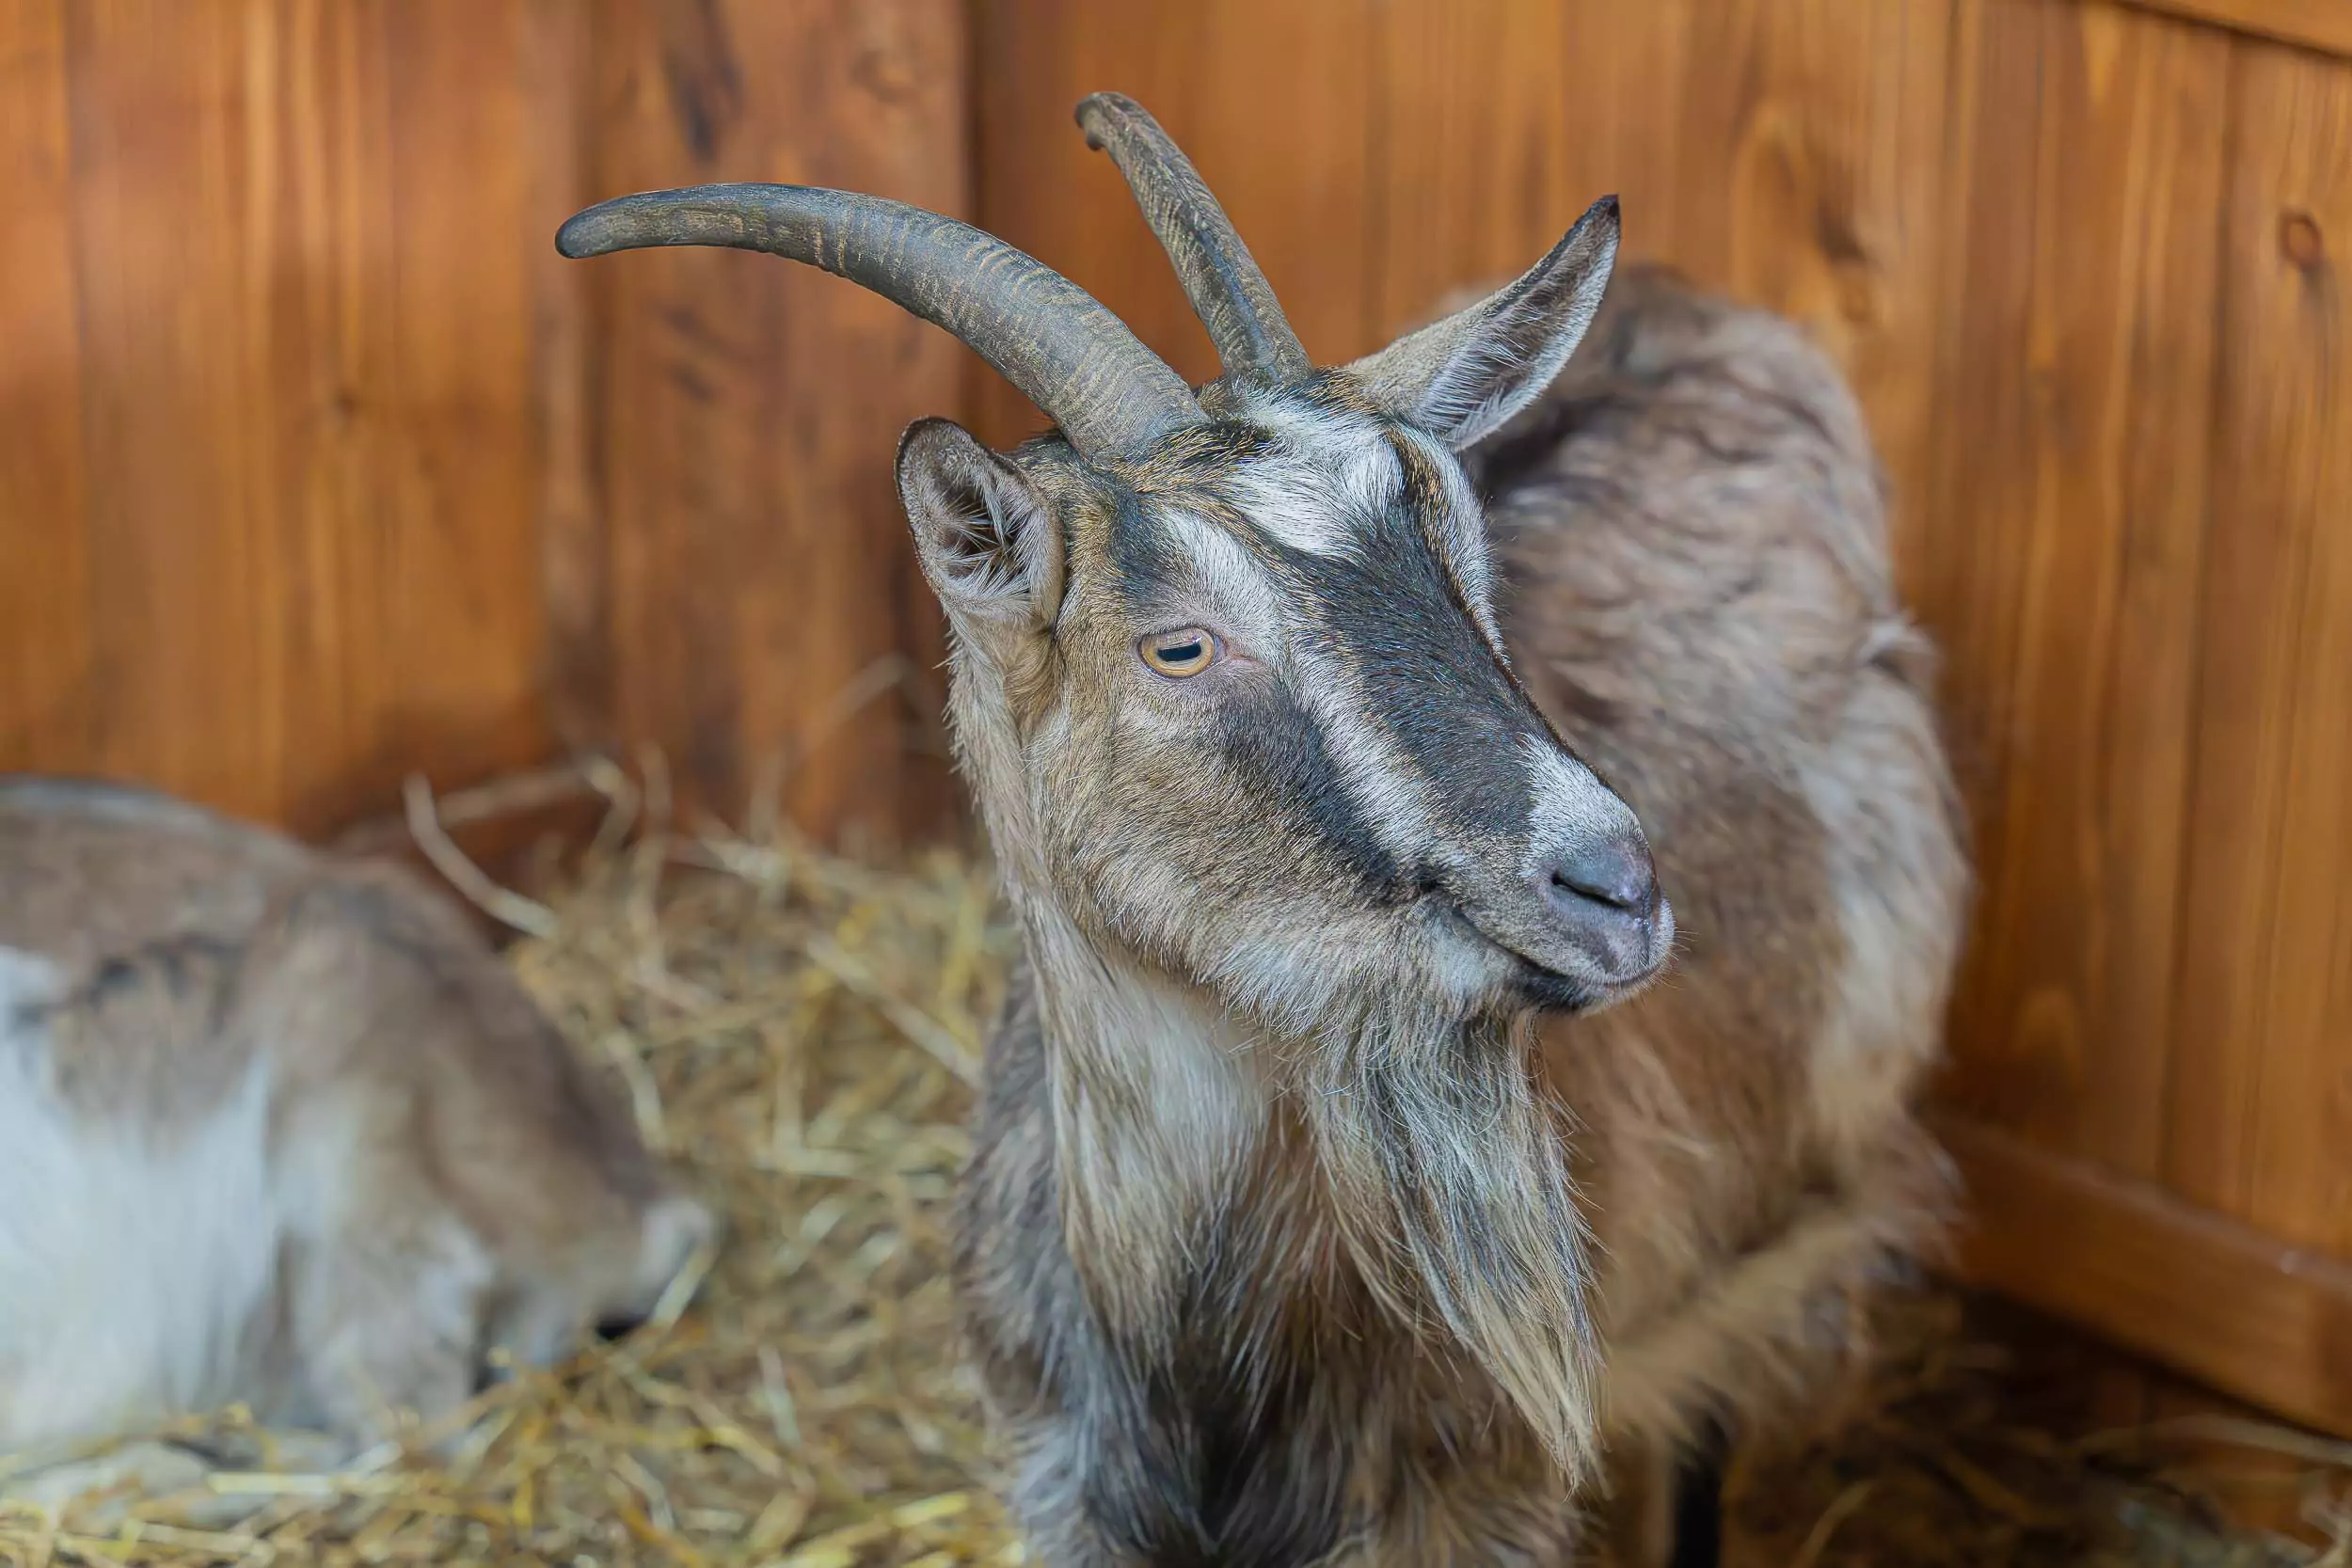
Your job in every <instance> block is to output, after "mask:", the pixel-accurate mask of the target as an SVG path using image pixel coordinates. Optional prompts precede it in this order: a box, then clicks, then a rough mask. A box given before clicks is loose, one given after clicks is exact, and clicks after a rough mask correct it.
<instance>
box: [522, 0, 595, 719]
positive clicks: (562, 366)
mask: <svg viewBox="0 0 2352 1568" xmlns="http://www.w3.org/2000/svg"><path fill="white" fill-rule="evenodd" d="M594 20H595V19H594V15H593V13H592V12H591V10H590V9H589V8H587V7H584V6H581V5H580V4H579V3H578V0H525V3H524V15H523V22H522V26H523V40H522V57H521V60H520V62H519V71H520V83H521V91H522V94H523V97H524V99H525V101H526V102H525V105H524V108H523V122H524V123H523V129H524V134H525V135H526V136H527V138H528V151H527V153H526V155H525V156H526V163H527V166H528V167H529V170H530V176H531V186H530V190H529V193H528V196H527V199H526V203H525V216H524V218H523V220H522V223H521V225H520V232H519V234H518V235H517V236H516V238H517V240H518V243H520V244H521V245H523V246H524V247H525V249H526V253H527V255H528V256H529V259H530V264H531V266H532V290H531V301H532V381H533V385H534V388H535V396H534V398H533V402H532V455H533V467H534V470H535V472H536V475H537V480H538V498H537V510H538V536H539V577H540V584H541V602H542V610H543V613H544V615H545V618H546V639H547V641H546V650H545V654H544V666H543V668H544V671H545V676H546V691H545V696H546V701H547V709H548V726H549V728H550V729H551V731H552V732H553V736H554V739H555V741H556V743H557V744H558V745H559V746H560V747H562V748H563V749H564V750H566V751H572V752H580V751H586V750H590V749H607V748H610V747H611V746H612V742H613V740H614V738H615V736H614V731H613V727H612V726H613V693H612V657H613V649H612V584H611V581H610V578H609V573H610V570H611V566H612V561H611V551H610V545H609V541H608V539H607V537H606V534H605V529H604V507H603V501H602V497H601V496H600V495H599V493H598V491H597V487H596V485H597V473H596V460H595V456H594V454H593V452H592V451H591V450H590V446H591V441H592V439H593V436H594V418H593V415H594V410H593V409H592V407H591V400H590V389H591V387H592V384H593V375H594V372H593V361H594V354H595V342H594V340H593V334H592V332H591V323H590V319H589V308H590V288H589V285H590V280H591V274H590V272H589V270H588V269H587V268H584V267H580V266H575V265H573V264H572V263H570V262H568V261H564V258H562V257H561V256H558V255H557V254H555V246H554V245H553V243H552V242H551V241H550V240H548V236H549V235H551V234H552V233H553V232H554V231H555V230H556V229H557V228H558V227H560V226H561V225H562V224H563V221H564V219H565V218H566V217H568V216H570V215H571V214H573V213H576V212H578V211H579V210H580V208H582V207H584V206H586V205H587V204H588V203H590V202H591V201H594V200H596V197H597V194H598V193H597V192H596V189H595V187H594V177H595V159H596V105H595V94H594V71H595V64H596V56H595V53H594V50H595V34H594Z"/></svg>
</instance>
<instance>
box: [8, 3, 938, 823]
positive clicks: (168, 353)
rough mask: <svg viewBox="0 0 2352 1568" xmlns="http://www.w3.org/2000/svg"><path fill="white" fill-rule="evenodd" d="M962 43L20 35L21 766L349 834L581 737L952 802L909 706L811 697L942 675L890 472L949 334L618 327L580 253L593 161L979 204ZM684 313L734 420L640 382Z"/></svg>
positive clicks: (14, 436) (868, 327) (213, 24)
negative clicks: (885, 674) (904, 675)
mask: <svg viewBox="0 0 2352 1568" xmlns="http://www.w3.org/2000/svg"><path fill="white" fill-rule="evenodd" d="M959 17H960V13H959V12H958V11H957V9H956V8H955V7H954V6H952V5H951V4H948V3H946V0H883V3H880V4H874V5H862V6H861V5H849V4H831V5H828V4H815V3H809V4H795V5H787V6H750V5H746V6H742V7H739V8H736V10H735V11H733V12H729V11H727V10H725V9H724V8H711V7H708V6H705V5H702V4H699V3H697V0H646V3H645V4H644V5H643V6H640V7H631V6H622V5H611V6H606V7H604V8H602V9H601V10H600V11H592V10H591V9H590V8H583V7H580V6H578V5H574V4H568V3H565V0H492V3H478V0H416V3H413V4H410V3H394V0H353V3H351V4H347V5H344V4H337V5H326V4H322V3H320V0H223V3H222V4H218V5H206V6H181V5H174V4H167V3H159V0H148V3H137V0H97V3H93V4H81V3H79V0H54V3H53V0H26V3H24V4H22V5H11V6H8V7H7V8H0V210H5V211H6V212H7V213H8V216H9V224H8V235H9V242H8V245H4V246H0V562H5V570H0V768H46V769H53V770H77V771H78V770H89V771H98V772H103V773H108V774H113V775H116V776H120V777H125V778H131V779H136V780H142V781H146V782H149V783H152V784H159V785H162V786H163V787H166V788H168V789H172V790H176V791H180V792H182V793H185V794H188V795H192V796H195V797H197V798H198V799H200V800H206V801H209V802H211V803H213V804H215V805H218V806H221V807H225V808H227V809H229V810H231V811H236V812H240V813H246V814H249V815H253V816H261V817H264V818H269V819H272V820H277V821H280V822H286V823H290V824H291V825H293V826H294V827H296V828H297V829H301V830H303V831H306V832H318V831H323V830H325V829H326V828H328V827H330V826H332V825H335V824H338V823H342V822H344V821H348V820H350V819H352V818H353V817H355V816H361V815H364V814H368V813H372V812H374V811H379V810H382V809H384V808H386V807H388V806H389V805H391V804H392V803H393V802H394V800H395V798H396V791H397V785H398V782H399V779H400V777H401V776H402V775H403V774H404V773H405V772H406V771H408V770H409V769H411V768H418V769H421V770H423V771H425V772H427V773H428V774H430V775H431V776H432V777H434V779H435V780H436V781H437V782H438V783H440V784H445V785H448V784H463V783H466V782H469V781H470V780H473V779H477V778H480V777H482V776H485V775H486V774H490V773H494V772H498V771H501V770H503V769H506V768H513V767H516V766H518V765H521V764H524V763H528V762H531V761H533V760H535V759H538V758H541V757H543V756H545V755H547V754H548V752H551V751H553V750H556V749H558V748H559V747H561V748H578V747H586V746H604V747H616V748H620V749H623V750H629V749H634V748H635V747H637V746H639V745H654V746H658V747H660V749H662V750H663V751H664V752H667V753H668V754H669V755H670V756H671V757H672V759H673V763H674V767H675V770H676V771H679V772H681V773H682V774H683V775H684V776H683V778H682V779H681V792H682V794H683V795H684V797H685V798H686V800H688V801H689V803H690V804H695V805H699V804H704V803H708V804H712V805H716V806H719V807H721V808H722V809H723V810H724V811H725V812H726V813H727V814H728V815H731V816H739V815H740V814H741V812H742V809H743V801H744V799H745V797H746V795H747V794H748V793H749V792H750V791H751V790H752V788H753V787H754V784H755V782H756V781H757V779H758V778H759V777H760V776H762V772H763V769H765V770H766V772H767V773H769V774H772V773H773V772H774V771H775V770H774V769H773V768H768V766H767V764H768V761H769V759H771V758H773V757H775V756H776V755H778V754H779V753H780V752H785V751H790V752H796V753H797V752H809V751H812V750H814V752H816V754H812V755H804V756H801V757H800V758H799V761H800V767H799V770H798V771H797V772H796V774H795V776H794V781H793V785H792V789H791V791H790V804H791V805H792V806H793V807H794V808H795V809H796V810H797V811H798V813H799V814H800V816H801V818H802V820H803V823H804V824H805V825H807V826H809V827H812V828H814V829H817V830H818V831H819V832H831V831H833V830H834V829H837V828H840V827H842V826H844V825H845V824H846V823H848V822H849V821H850V820H851V819H852V818H858V819H862V820H864V821H865V822H866V826H868V827H870V828H874V829H877V830H880V829H884V828H887V829H888V830H890V831H892V832H900V831H904V830H909V829H919V828H922V827H925V826H926V825H931V824H937V823H939V822H940V821H942V820H943V818H944V816H945V815H946V794H945V791H944V789H943V788H942V787H941V785H940V772H941V770H940V768H938V767H937V765H936V764H935V763H918V764H916V765H913V766H910V765H908V764H907V763H906V762H905V761H904V759H903V757H902V755H901V749H900V744H899V743H900V740H901V738H902V736H903V735H904V732H906V731H907V730H908V728H909V721H911V720H912V719H913V718H914V715H915V714H916V713H917V712H918V711H919V710H920V709H921V708H922V707H924V706H926V705H927V704H925V703H924V702H922V701H921V700H919V699H918V700H917V701H916V702H914V703H913V704H909V703H907V702H904V701H901V702H898V705H897V706H896V707H895V708H893V707H891V706H890V705H887V704H885V705H884V711H883V712H882V715H881V717H880V719H879V720H878V721H875V722H870V723H867V724H865V725H862V726H846V727H845V726H840V725H837V724H833V723H832V722H831V721H830V720H829V719H826V718H825V712H826V708H827V705H828V704H829V702H830V701H831V699H832V698H833V697H834V693H835V692H836V690H837V689H839V688H840V687H842V686H844V685H846V684H847V683H848V682H849V681H850V679H851V678H852V677H854V676H855V675H856V674H857V673H858V672H859V671H861V670H863V669H865V668H866V666H867V665H868V664H869V663H870V662H871V661H872V660H873V659H874V658H875V657H878V656H880V655H883V654H893V653H897V654H903V655H906V656H909V657H911V658H912V659H913V660H914V663H915V664H916V665H917V667H918V668H922V667H928V665H929V664H930V662H932V661H933V659H934V658H935V652H936V648H937V641H938V639H937V632H936V628H935V626H933V625H932V623H931V621H930V618H929V610H928V605H927V600H926V598H925V597H924V596H922V595H920V594H919V593H918V592H917V591H916V589H915V587H914V573H913V571H912V562H911V560H910V559H909V552H908V551H907V549H906V547H905V546H904V545H903V543H902V541H901V535H902V532H903V530H902V528H901V526H900V525H899V524H898V520H897V517H896V508H895V503H894V501H893V500H892V498H891V497H890V495H889V490H888V477H887V476H888V465H889V457H890V452H891V449H892V444H893V442H894V441H895V439H896V436H897V434H898V429H899V427H900V426H902V425H903V424H904V423H905V422H906V421H907V420H910V419H912V418H914V416H915V415H917V414H919V413H923V412H934V411H940V410H943V409H948V408H952V407H953V406H954V404H955V402H956V396H955V394H956V392H957V390H958V388H959V386H960V379H959V377H960V362H959V358H958V355H959V353H960V351H958V350H956V349H955V348H954V347H953V346H952V345H950V344H948V343H947V342H946V341H945V340H944V339H942V338H941V337H940V336H939V335H938V334H935V333H930V331H929V330H928V329H926V328H922V327H920V326H917V325H914V324H912V323H910V322H908V321H906V320H905V319H904V318H903V317H902V316H901V315H900V314H899V313H898V312H897V311H896V310H895V309H893V308H891V307H889V306H887V305H885V304H883V303H882V302H881V301H879V300H874V299H871V298H870V297H868V296H865V295H862V294H860V293H858V292H857V291H855V290H853V289H850V288H847V287H845V286H841V285H836V284H833V283H831V282H829V281H827V280H824V279H821V278H816V277H803V278H798V279H794V278H789V277H787V274H789V273H791V272H792V271H793V270H794V269H790V268H787V267H783V266H780V265H777V264H774V263H770V264H768V265H767V266H765V267H764V268H763V267H762V266H761V264H760V263H759V262H758V261H757V260H756V259H752V258H730V259H728V260H730V261H737V262H739V263H740V265H739V267H737V268H735V269H732V270H730V269H729V268H728V267H726V266H725V265H724V264H723V263H722V264H719V265H718V266H716V267H715V268H714V269H712V270H711V271H710V272H709V274H708V276H710V277H715V278H717V279H719V280H720V281H719V283H718V285H716V286H715V287H713V288H712V289H710V290H709V291H707V292H704V291H703V290H701V288H700V287H699V285H693V284H687V285H680V284H677V283H676V282H675V279H676V278H678V277H689V276H700V275H683V274H677V273H675V271H674V272H673V273H672V274H670V275H669V276H671V277H673V279H674V283H673V285H672V297H669V298H654V299H651V300H650V301H649V303H650V304H652V305H654V306H656V307H660V308H667V309H670V312H671V313H670V315H669V317H667V318H666V319H664V318H657V319H655V320H653V321H652V322H650V323H648V321H647V320H646V319H645V318H644V316H642V315H638V314H635V313H633V312H632V311H631V310H630V309H627V308H625V307H626V306H627V305H628V303H629V302H627V301H622V300H619V299H617V298H616V297H612V291H615V290H626V289H627V288H628V287H629V286H630V277H634V276H643V274H628V273H626V272H625V271H624V269H625V268H626V267H627V266H628V265H629V263H622V262H614V263H608V264H606V266H604V267H602V268H590V267H585V266H582V265H580V264H578V263H567V262H564V261H562V260H561V259H560V258H558V257H557V256H556V255H555V254H554V251H553V247H552V245H551V244H550V243H549V241H550V236H551V235H552V233H553V230H554V229H555V226H556V225H557V224H558V223H559V222H560V221H561V220H562V219H563V217H564V215H565V214H568V213H570V212H572V211H574V210H575V209H577V208H578V207H579V206H580V205H582V204H584V203H585V202H587V201H589V200H592V199H594V198H596V196H598V195H604V194H611V190H610V189H609V188H606V187H605V186H604V182H606V181H608V180H611V179H615V178H621V177H624V176H629V175H635V176H640V177H642V179H643V182H644V183H659V182H665V181H666V180H668V179H669V178H671V177H672V176H679V177H685V178H691V177H695V176H694V175H693V174H692V173H691V169H692V168H696V167H707V168H710V169H717V168H719V167H720V166H722V165H724V166H725V167H726V169H727V171H728V172H733V173H739V174H741V175H744V176H747V177H760V176H762V175H765V176H769V177H774V178H787V179H789V178H803V179H814V180H820V181H825V180H829V181H834V182H839V183H843V184H849V185H853V186H865V187H868V188H875V189H881V190H884V191H887V192H890V193H891V194H895V195H899V196H903V197H907V198H912V199H914V200H919V201H925V202H928V203H930V204H932V205H936V206H943V207H947V208H949V209H954V208H956V207H957V206H959V205H960V204H961V202H962V200H963V193H964V190H965V185H966V175H965V164H964V157H963V150H964V147H965V143H966V135H965V131H964V127H963V125H962V108H961V104H962V87H961V83H962V81H963V79H964V76H965V70H964V62H963V58H962V36H961V27H960V26H959ZM730 29H732V31H730ZM738 37H740V39H741V40H742V42H743V45H744V47H743V49H742V51H741V53H740V54H737V53H735V52H734V44H733V43H732V42H730V41H729V40H734V39H737V38H738ZM714 40H715V41H714ZM714 50H715V52H714ZM698 72H700V74H698ZM640 84H644V85H645V87H647V88H648V90H647V92H645V93H644V94H639V93H638V86H639V85H640ZM681 112H684V113H687V114H688V115H689V118H690V119H691V117H693V116H698V115H707V117H708V122H707V124H705V123H703V122H702V121H701V120H693V121H692V123H691V124H690V125H689V127H688V131H687V133H686V135H687V139H689V140H696V145H698V146H701V145H702V142H703V141H705V140H707V146H705V147H703V152H702V154H700V155H698V156H701V157H703V158H704V159H705V160H706V161H705V162H703V163H697V161H696V157H691V156H681V155H679V154H678V147H679V146H680V142H679V133H678V131H677V127H678V126H679V124H680V123H681V121H680V120H679V119H678V118H677V117H678V114H679V113H681ZM729 117H733V119H729ZM737 119H739V120H742V121H744V123H746V124H748V125H750V126H751V127H752V128H753V130H752V132H748V133H746V134H745V135H741V136H737V137H735V138H734V139H732V140H730V139H728V135H727V132H726V127H727V126H728V125H729V124H732V123H733V122H734V120H737ZM706 133H707V135H706ZM697 138H701V140H697ZM738 159H741V160H743V161H742V162H741V163H738V162H737V161H736V160H738ZM655 271H656V272H657V273H658V272H659V271H660V264H659V263H655ZM600 290H601V291H605V295H604V296H603V301H602V302H603V304H604V305H605V306H607V307H608V309H605V311H604V312H603V314H602V316H601V317H599V315H598V312H597V309H596V306H597V304H598V300H599V297H600V296H599V293H598V291H600ZM600 320H601V321H602V322H603V324H604V325H606V326H607V327H608V328H610V329H611V331H610V333H609V334H608V335H607V336H601V337H600V336H599V333H598V323H599V321H600ZM696 321H707V322H710V323H715V324H716V326H715V328H714V330H715V331H717V332H719V333H720V334H721V336H722V339H723V340H724V341H723V342H722V346H721V350H720V351H719V352H716V353H709V352H701V351H695V353H692V354H689V355H687V356H685V357H687V358H689V359H694V358H695V356H696V354H699V359H698V361H697V362H696V363H694V364H692V365H691V366H690V367H689V369H691V371H692V372H693V374H695V375H699V376H700V377H701V378H702V379H701V381H700V382H699V383H697V384H696V385H697V386H699V388H700V389H701V390H703V391H707V392H710V393H711V394H712V395H713V397H714V402H713V404H711V406H710V407H708V408H705V407H704V406H703V405H702V404H700V403H698V402H697V401H696V400H695V392H694V390H693V389H692V388H689V386H688V382H689V381H690V380H691V379H692V377H691V376H689V375H675V374H673V373H672V372H675V371H676V370H677V369H678V367H677V365H675V364H655V363H651V362H650V359H649V356H648V355H646V354H644V353H642V352H640V350H641V346H642V345H644V344H645V343H648V342H653V343H657V344H658V343H660V342H661V341H663V340H662V339H661V336H660V335H661V334H662V333H663V332H665V331H666V332H668V333H670V335H671V338H672V339H673V340H675V338H676V336H677V329H678V326H679V324H681V323H685V324H687V325H690V326H691V325H693V324H694V323H695V322H696ZM728 334H732V337H731V338H730V337H727V335H728ZM730 355H731V357H730ZM674 357H675V356H674ZM714 376H718V377H723V378H727V379H726V380H725V383H724V385H723V386H722V385H719V384H716V383H714V382H713V381H712V379H711V378H712V377H714ZM720 392H724V393H725V394H726V396H725V397H724V398H723V399H720V398H718V397H717V394H718V393H720ZM697 443H699V445H697ZM820 720H824V722H823V723H821V724H820V722H819V721H820ZM819 728H824V729H825V730H826V733H827V735H828V736H830V739H829V740H827V741H826V742H825V744H823V745H821V746H812V745H800V744H796V743H797V742H802V741H810V742H813V741H814V739H815V736H816V731H817V730H818V729H819Z"/></svg>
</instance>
